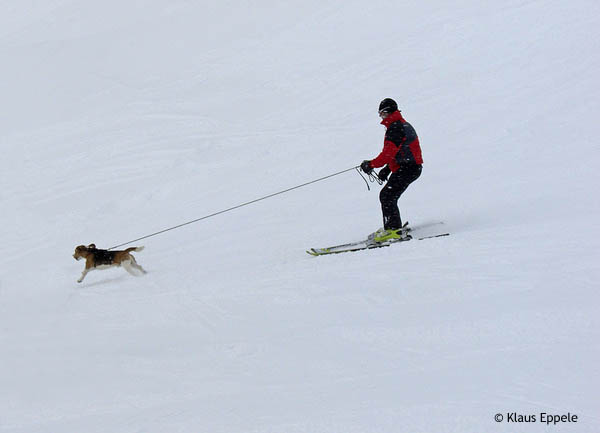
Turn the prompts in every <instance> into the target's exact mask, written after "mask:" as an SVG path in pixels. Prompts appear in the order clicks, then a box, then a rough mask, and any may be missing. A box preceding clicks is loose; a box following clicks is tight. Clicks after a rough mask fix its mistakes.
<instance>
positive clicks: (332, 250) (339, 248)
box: [306, 222, 450, 256]
mask: <svg viewBox="0 0 600 433" xmlns="http://www.w3.org/2000/svg"><path fill="white" fill-rule="evenodd" d="M441 224H444V223H443V222H433V223H424V224H420V225H418V226H415V227H408V223H407V224H405V227H406V232H407V233H414V232H418V231H419V230H423V229H424V228H429V227H432V226H436V225H441ZM449 235H450V233H438V234H434V235H427V236H421V237H417V238H416V239H418V240H425V239H432V238H439V237H443V236H449ZM411 239H413V237H412V236H411V235H410V234H408V235H407V236H406V237H405V238H402V239H393V240H389V241H385V242H374V241H373V240H370V239H365V240H361V241H358V242H350V243H346V244H340V245H334V246H331V247H327V248H311V249H310V250H307V251H306V252H307V253H308V254H310V255H311V256H324V255H328V254H340V253H348V252H353V251H362V250H369V249H375V248H383V247H389V246H390V245H392V244H395V243H399V242H406V241H409V240H411Z"/></svg>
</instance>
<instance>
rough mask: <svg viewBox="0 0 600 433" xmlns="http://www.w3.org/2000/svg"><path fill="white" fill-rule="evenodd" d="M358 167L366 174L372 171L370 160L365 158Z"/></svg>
mask: <svg viewBox="0 0 600 433" xmlns="http://www.w3.org/2000/svg"><path fill="white" fill-rule="evenodd" d="M360 169H361V170H362V171H364V172H365V173H367V174H371V172H372V171H373V167H371V161H369V160H368V159H365V160H364V161H363V162H362V164H361V165H360Z"/></svg>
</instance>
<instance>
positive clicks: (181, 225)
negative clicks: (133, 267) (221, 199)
mask: <svg viewBox="0 0 600 433" xmlns="http://www.w3.org/2000/svg"><path fill="white" fill-rule="evenodd" d="M351 170H356V171H358V173H359V174H360V175H361V177H362V178H363V180H364V181H365V182H367V180H366V179H365V178H364V177H363V176H362V174H361V173H360V171H359V166H356V167H352V168H348V169H346V170H342V171H338V172H337V173H333V174H330V175H328V176H323V177H320V178H318V179H315V180H311V181H310V182H306V183H303V184H301V185H296V186H294V187H292V188H288V189H284V190H283V191H278V192H275V193H273V194H269V195H266V196H264V197H260V198H257V199H255V200H251V201H247V202H246V203H242V204H239V205H237V206H233V207H230V208H228V209H224V210H221V211H219V212H215V213H211V214H210V215H205V216H203V217H200V218H196V219H193V220H191V221H187V222H185V223H182V224H177V225H176V226H173V227H169V228H166V229H163V230H159V231H157V232H154V233H151V234H149V235H146V236H142V237H139V238H137V239H132V240H130V241H127V242H123V243H122V244H118V245H115V246H113V247H110V248H109V250H113V249H115V248H119V247H122V246H124V245H129V244H132V243H134V242H137V241H141V240H142V239H148V238H151V237H153V236H157V235H160V234H162V233H166V232H169V231H171V230H176V229H178V228H181V227H184V226H187V225H190V224H194V223H197V222H199V221H203V220H205V219H208V218H212V217H215V216H217V215H221V214H224V213H226V212H231V211H233V210H235V209H239V208H241V207H244V206H248V205H251V204H253V203H257V202H259V201H262V200H266V199H268V198H271V197H275V196H278V195H281V194H285V193H286V192H290V191H293V190H295V189H298V188H302V187H304V186H307V185H312V184H313V183H317V182H321V181H322V180H325V179H329V178H331V177H334V176H339V175H340V174H343V173H347V172H349V171H351ZM369 179H370V180H371V182H374V181H377V182H379V184H380V185H381V183H382V182H381V181H380V180H379V178H376V177H375V176H374V175H373V174H372V173H370V174H369ZM367 188H368V189H369V191H370V190H371V188H370V187H369V183H368V182H367Z"/></svg>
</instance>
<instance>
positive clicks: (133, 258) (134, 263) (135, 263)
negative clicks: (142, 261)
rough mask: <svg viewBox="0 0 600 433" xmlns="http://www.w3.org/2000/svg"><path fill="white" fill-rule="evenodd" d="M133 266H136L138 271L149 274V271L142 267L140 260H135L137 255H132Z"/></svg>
mask: <svg viewBox="0 0 600 433" xmlns="http://www.w3.org/2000/svg"><path fill="white" fill-rule="evenodd" d="M131 266H133V267H134V268H136V269H137V270H138V271H140V272H141V273H142V274H147V273H148V272H146V270H145V269H144V268H142V267H141V266H140V265H139V264H138V262H136V261H135V257H133V256H131Z"/></svg>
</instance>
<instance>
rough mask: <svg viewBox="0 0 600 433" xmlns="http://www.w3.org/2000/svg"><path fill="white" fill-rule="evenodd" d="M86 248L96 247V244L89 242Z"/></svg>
mask: <svg viewBox="0 0 600 433" xmlns="http://www.w3.org/2000/svg"><path fill="white" fill-rule="evenodd" d="M88 248H96V244H89V245H88Z"/></svg>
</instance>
